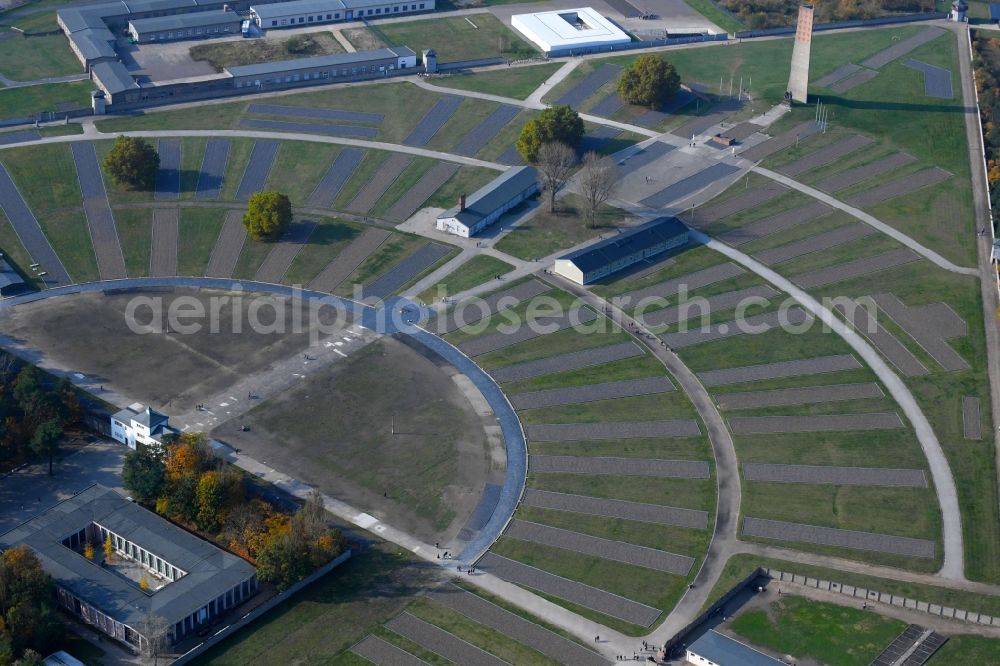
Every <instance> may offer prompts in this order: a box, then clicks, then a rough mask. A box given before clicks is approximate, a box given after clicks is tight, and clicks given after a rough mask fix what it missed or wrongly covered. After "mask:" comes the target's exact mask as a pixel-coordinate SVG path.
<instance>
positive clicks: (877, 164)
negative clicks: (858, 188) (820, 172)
mask: <svg viewBox="0 0 1000 666" xmlns="http://www.w3.org/2000/svg"><path fill="white" fill-rule="evenodd" d="M915 160H916V158H915V157H913V156H911V155H907V154H906V153H893V154H892V155H887V156H886V157H881V158H879V159H877V160H874V161H872V162H869V163H868V164H863V165H861V166H859V167H854V168H853V169H848V170H847V171H841V172H840V173H838V174H834V175H833V176H830V177H829V178H827V179H825V180H821V181H820V182H819V183H818V184H817V185H816V187H818V188H819V189H821V190H824V191H826V192H839V191H840V190H845V189H847V188H848V187H851V186H852V185H857V184H858V183H863V182H865V181H867V180H871V179H873V178H876V177H878V176H880V175H882V174H883V173H885V172H887V171H895V170H897V169H899V168H901V167H904V166H906V165H907V164H910V163H912V162H914V161H915Z"/></svg>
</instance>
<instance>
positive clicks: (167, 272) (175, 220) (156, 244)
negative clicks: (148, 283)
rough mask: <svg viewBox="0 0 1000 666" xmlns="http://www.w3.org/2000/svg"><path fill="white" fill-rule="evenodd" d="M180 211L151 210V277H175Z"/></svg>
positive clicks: (174, 209) (171, 209)
mask: <svg viewBox="0 0 1000 666" xmlns="http://www.w3.org/2000/svg"><path fill="white" fill-rule="evenodd" d="M179 218H180V211H179V210H177V209H176V208H154V209H153V244H152V249H151V250H150V253H149V274H150V275H152V276H153V277H169V276H172V275H177V237H178V234H179V226H180V221H179Z"/></svg>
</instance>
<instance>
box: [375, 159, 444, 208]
mask: <svg viewBox="0 0 1000 666" xmlns="http://www.w3.org/2000/svg"><path fill="white" fill-rule="evenodd" d="M456 172H458V165H457V164H452V163H451V162H437V163H435V164H434V166H432V167H431V168H430V169H428V170H427V171H426V172H424V175H423V176H421V177H420V180H418V181H417V182H416V183H414V185H413V187H411V188H410V189H409V190H407V191H406V193H405V194H403V196H401V197H400V198H399V199H398V200H397V201H396V203H394V204H393V205H392V208H390V209H389V210H388V211H386V213H385V216H386V217H387V218H389V219H390V220H399V221H400V222H402V221H404V220H408V219H410V216H411V215H413V214H414V213H416V212H417V210H418V209H419V208H420V207H421V206H423V205H424V202H425V201H427V199H429V198H430V196H431V195H432V194H434V193H435V192H437V191H438V189H440V187H441V186H442V185H444V184H445V183H447V182H448V179H449V178H451V177H452V176H454V175H455V173H456Z"/></svg>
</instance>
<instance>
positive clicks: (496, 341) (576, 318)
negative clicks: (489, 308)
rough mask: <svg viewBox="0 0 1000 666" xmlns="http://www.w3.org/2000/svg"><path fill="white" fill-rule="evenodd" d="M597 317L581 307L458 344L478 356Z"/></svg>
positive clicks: (466, 352)
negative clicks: (511, 330)
mask: <svg viewBox="0 0 1000 666" xmlns="http://www.w3.org/2000/svg"><path fill="white" fill-rule="evenodd" d="M596 318H597V315H596V314H594V312H593V311H592V310H589V309H587V308H582V309H580V310H575V311H570V312H567V313H566V314H563V315H558V316H555V317H539V318H537V319H533V320H531V321H530V322H528V321H525V322H522V323H521V324H520V326H518V327H517V330H515V331H513V332H511V333H501V332H499V331H498V332H496V333H488V334H486V335H483V336H481V337H478V338H473V339H471V340H469V341H467V342H463V343H461V344H460V345H458V348H459V349H461V350H462V352H463V353H465V354H467V355H469V356H479V355H481V354H486V353H489V352H491V351H496V350H498V349H503V348H504V347H510V346H511V345H516V344H518V343H521V342H526V341H528V340H531V339H533V338H537V337H539V336H542V335H549V334H551V333H556V332H558V331H561V330H563V329H564V328H570V327H571V326H574V325H575V324H577V323H580V324H583V323H586V322H589V321H593V320H594V319H596Z"/></svg>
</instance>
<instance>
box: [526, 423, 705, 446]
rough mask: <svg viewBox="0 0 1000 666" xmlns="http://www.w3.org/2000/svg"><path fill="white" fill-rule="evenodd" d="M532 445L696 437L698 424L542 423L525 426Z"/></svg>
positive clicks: (698, 430)
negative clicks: (601, 440) (537, 443)
mask: <svg viewBox="0 0 1000 666" xmlns="http://www.w3.org/2000/svg"><path fill="white" fill-rule="evenodd" d="M525 434H527V436H528V439H529V440H531V441H533V442H586V441H591V440H595V439H634V438H641V437H697V436H699V435H700V434H701V428H699V427H698V422H697V421H693V420H691V419H673V420H667V421H610V422H603V423H542V424H537V425H529V426H525Z"/></svg>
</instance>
